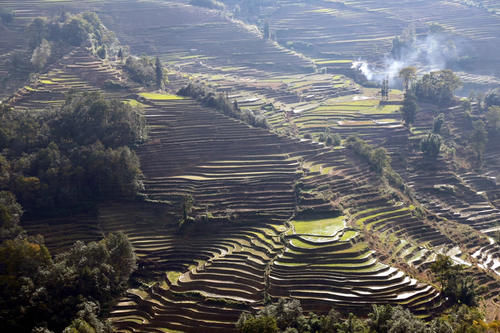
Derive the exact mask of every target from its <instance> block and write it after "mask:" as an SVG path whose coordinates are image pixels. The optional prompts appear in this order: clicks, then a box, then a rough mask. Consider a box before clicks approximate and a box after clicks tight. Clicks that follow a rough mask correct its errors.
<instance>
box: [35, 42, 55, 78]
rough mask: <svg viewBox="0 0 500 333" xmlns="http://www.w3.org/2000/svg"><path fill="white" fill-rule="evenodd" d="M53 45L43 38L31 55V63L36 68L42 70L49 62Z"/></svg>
mask: <svg viewBox="0 0 500 333" xmlns="http://www.w3.org/2000/svg"><path fill="white" fill-rule="evenodd" d="M51 52H52V51H51V47H50V44H49V42H47V40H46V39H42V42H41V43H40V46H38V47H37V48H36V49H35V50H34V51H33V55H32V56H31V63H32V64H33V66H35V68H36V69H37V70H38V71H40V70H42V69H43V68H44V67H45V65H46V64H47V62H48V60H49V57H50V55H51Z"/></svg>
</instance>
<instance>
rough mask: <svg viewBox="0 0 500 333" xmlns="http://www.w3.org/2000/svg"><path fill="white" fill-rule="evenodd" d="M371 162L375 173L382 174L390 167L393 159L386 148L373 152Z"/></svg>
mask: <svg viewBox="0 0 500 333" xmlns="http://www.w3.org/2000/svg"><path fill="white" fill-rule="evenodd" d="M370 162H371V164H372V165H373V167H374V168H375V171H377V172H379V173H382V172H383V171H384V169H385V168H387V167H388V166H390V163H391V157H390V156H389V154H388V152H387V150H386V149H385V148H383V147H379V148H376V149H374V150H373V151H372V153H371V156H370Z"/></svg>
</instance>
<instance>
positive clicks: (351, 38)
mask: <svg viewBox="0 0 500 333" xmlns="http://www.w3.org/2000/svg"><path fill="white" fill-rule="evenodd" d="M486 6H491V4H487V5H486ZM264 15H265V16H266V17H267V18H268V20H269V22H270V29H271V31H274V32H275V34H276V37H277V40H278V41H279V42H280V43H282V44H286V43H290V42H292V43H297V42H299V43H303V44H305V45H310V47H308V48H305V49H304V51H305V52H306V53H307V52H309V53H310V54H311V55H312V56H313V57H315V58H318V63H319V64H321V63H322V62H325V61H328V59H336V60H345V59H350V60H357V59H358V58H363V59H372V60H377V58H380V57H381V56H382V55H383V54H386V53H388V52H390V49H391V42H392V39H393V38H394V37H395V36H398V35H401V33H402V31H403V29H405V28H406V27H408V25H409V24H410V23H413V24H414V25H415V26H416V28H417V33H419V32H423V31H425V29H427V26H428V25H430V24H433V23H438V24H440V25H442V26H443V27H445V28H446V29H447V30H448V31H449V32H451V33H452V34H454V35H455V36H457V39H458V40H461V42H460V44H461V45H462V46H461V48H462V49H463V50H466V51H467V52H469V53H471V54H474V55H480V57H478V58H477V59H481V60H479V61H473V64H470V66H469V67H468V68H469V69H470V68H474V70H473V72H474V73H477V74H483V75H490V74H491V73H492V71H493V72H494V73H495V75H496V76H497V77H498V75H499V74H500V73H499V72H498V68H499V66H498V59H495V56H493V55H494V54H497V53H498V50H497V47H498V43H497V42H495V41H496V40H498V38H499V37H498V34H497V31H498V26H499V24H500V17H499V16H498V15H496V13H495V11H494V10H493V11H490V12H488V11H487V10H484V9H481V8H473V7H469V6H467V5H465V4H464V3H463V2H461V1H429V0H424V1H396V0H390V1H383V2H379V1H373V0H362V1H312V2H307V3H298V2H296V1H290V0H284V1H279V5H278V6H276V7H275V8H272V9H268V10H267V11H266V13H265V14H264Z"/></svg>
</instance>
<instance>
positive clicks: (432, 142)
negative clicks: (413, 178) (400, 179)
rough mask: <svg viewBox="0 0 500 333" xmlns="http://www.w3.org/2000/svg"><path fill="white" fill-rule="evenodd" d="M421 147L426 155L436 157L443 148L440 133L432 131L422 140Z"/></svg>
mask: <svg viewBox="0 0 500 333" xmlns="http://www.w3.org/2000/svg"><path fill="white" fill-rule="evenodd" d="M420 148H421V150H422V152H423V153H424V156H425V157H428V158H436V157H437V156H438V155H439V151H440V150H441V137H440V136H439V134H434V133H430V134H429V135H427V137H426V138H424V139H422V141H421V142H420Z"/></svg>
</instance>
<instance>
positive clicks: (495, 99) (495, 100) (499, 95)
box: [484, 88, 500, 107]
mask: <svg viewBox="0 0 500 333" xmlns="http://www.w3.org/2000/svg"><path fill="white" fill-rule="evenodd" d="M484 103H485V104H486V107H489V106H492V105H497V106H500V88H496V89H492V90H490V91H488V93H487V94H486V97H485V98H484Z"/></svg>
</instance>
